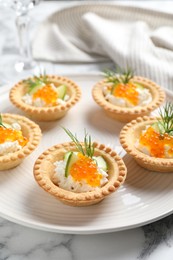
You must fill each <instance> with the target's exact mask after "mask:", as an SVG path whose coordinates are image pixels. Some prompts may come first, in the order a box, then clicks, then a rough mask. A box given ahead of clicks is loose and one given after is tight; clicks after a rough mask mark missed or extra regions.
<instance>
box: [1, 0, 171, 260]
mask: <svg viewBox="0 0 173 260" xmlns="http://www.w3.org/2000/svg"><path fill="white" fill-rule="evenodd" d="M72 4H74V2H73V3H72V2H67V1H66V2H59V1H57V2H48V3H46V2H44V3H41V4H40V5H39V6H37V7H36V8H35V9H33V10H32V11H31V13H30V15H31V17H32V21H31V36H30V37H31V38H32V37H33V35H34V33H35V30H36V27H37V26H38V24H39V23H40V22H41V21H42V20H43V19H45V17H46V16H47V15H49V14H51V13H52V12H53V11H55V10H56V9H59V8H63V7H64V6H68V5H72ZM123 4H126V2H125V1H123ZM131 4H140V5H143V6H146V7H148V8H157V9H159V8H160V9H165V11H169V10H170V9H171V8H172V10H173V2H172V3H171V2H170V1H169V2H167V1H164V2H162V1H160V2H156V1H147V3H146V2H142V1H140V3H139V2H138V1H136V2H131ZM170 7H171V8H170ZM14 20H15V15H14V13H13V12H12V11H10V10H8V9H6V8H0V32H1V37H0V78H1V80H0V85H3V84H4V83H11V82H12V81H17V80H18V78H21V77H22V76H23V75H12V74H11V75H8V70H7V67H5V66H4V64H5V63H4V62H5V61H4V59H3V58H4V56H6V55H7V56H9V57H12V55H13V54H15V53H17V52H18V48H17V37H16V31H15V25H14ZM41 64H43V65H44V66H45V67H46V71H47V72H48V73H49V72H50V73H57V72H59V73H61V72H66V73H68V72H70V73H72V72H78V73H79V72H84V71H94V70H95V71H99V70H101V69H102V68H104V67H105V64H101V65H100V64H92V65H87V66H86V65H84V64H78V65H75V64H71V65H68V64H48V63H46V64H45V63H41ZM106 65H108V66H110V67H111V66H112V64H111V63H110V64H106ZM172 245H173V216H172V215H170V216H168V217H166V218H164V219H162V220H159V221H157V222H155V223H152V224H148V225H145V226H143V227H140V228H136V229H132V230H127V231H122V232H114V233H109V234H96V235H71V234H57V233H51V232H45V231H40V230H34V229H31V228H28V227H24V226H21V225H18V224H15V223H12V222H10V221H8V220H6V219H3V218H0V260H38V259H41V260H47V259H50V260H54V259H63V260H81V259H82V260H85V259H90V260H98V259H99V260H113V259H118V260H134V259H141V260H142V259H148V260H159V259H163V258H164V259H166V260H172V259H173V257H172V256H173V246H172Z"/></svg>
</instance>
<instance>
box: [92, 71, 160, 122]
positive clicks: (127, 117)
mask: <svg viewBox="0 0 173 260" xmlns="http://www.w3.org/2000/svg"><path fill="white" fill-rule="evenodd" d="M131 82H136V83H140V84H142V85H143V86H144V87H145V88H147V89H149V91H150V93H151V95H152V101H151V102H150V103H149V104H147V105H145V106H136V107H132V108H128V107H120V106H117V105H114V104H111V103H110V102H109V101H107V100H106V99H105V96H104V94H103V86H105V84H106V79H103V80H101V81H100V82H98V83H97V84H96V85H95V86H94V87H93V90H92V96H93V98H94V100H95V102H96V103H97V104H98V105H99V106H100V107H102V108H103V109H104V110H105V112H106V114H107V115H108V116H109V117H111V118H113V119H115V120H118V121H121V122H130V121H131V120H133V119H135V118H137V117H139V116H145V115H149V114H150V113H151V112H152V111H153V110H155V109H156V108H158V107H159V106H160V105H161V104H162V103H163V102H164V99H165V92H164V90H163V89H162V88H161V87H160V86H158V85H157V84H156V83H154V82H152V81H151V80H149V79H147V78H143V77H138V76H135V77H134V78H133V80H132V81H131Z"/></svg>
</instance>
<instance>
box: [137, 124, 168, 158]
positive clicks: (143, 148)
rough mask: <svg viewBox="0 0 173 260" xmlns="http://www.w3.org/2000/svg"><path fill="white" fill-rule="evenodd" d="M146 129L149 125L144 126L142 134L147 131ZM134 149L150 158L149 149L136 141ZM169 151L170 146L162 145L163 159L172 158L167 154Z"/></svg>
mask: <svg viewBox="0 0 173 260" xmlns="http://www.w3.org/2000/svg"><path fill="white" fill-rule="evenodd" d="M148 127H150V126H149V125H147V126H146V129H145V130H143V131H142V134H145V132H146V131H147V129H148ZM135 147H136V148H137V149H138V150H139V151H140V152H142V153H144V154H146V155H149V156H152V155H151V153H150V149H149V147H147V146H145V145H143V144H141V143H140V142H139V140H137V141H136V143H135ZM170 149H171V146H170V145H167V144H165V145H164V158H173V157H172V156H171V155H170V153H169V150H170Z"/></svg>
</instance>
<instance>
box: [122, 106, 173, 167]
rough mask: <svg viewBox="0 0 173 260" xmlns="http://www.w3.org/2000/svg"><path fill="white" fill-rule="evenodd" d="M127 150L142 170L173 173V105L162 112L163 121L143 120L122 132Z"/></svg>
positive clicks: (160, 111)
mask: <svg viewBox="0 0 173 260" xmlns="http://www.w3.org/2000/svg"><path fill="white" fill-rule="evenodd" d="M120 142H121V144H122V146H123V148H124V149H125V150H126V152H127V153H129V154H130V155H131V156H133V158H134V159H135V160H136V162H137V163H138V164H139V165H141V166H142V167H144V168H146V169H148V170H151V171H158V172H172V171H173V104H172V103H169V102H168V103H166V104H165V105H164V107H163V108H162V109H161V108H160V109H159V117H147V116H146V117H139V118H137V119H136V120H133V121H131V122H130V123H128V124H127V125H125V126H124V127H123V129H122V130H121V132H120Z"/></svg>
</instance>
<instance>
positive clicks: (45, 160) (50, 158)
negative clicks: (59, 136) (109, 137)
mask: <svg viewBox="0 0 173 260" xmlns="http://www.w3.org/2000/svg"><path fill="white" fill-rule="evenodd" d="M81 144H82V145H83V143H81ZM93 146H94V149H95V153H94V155H96V156H98V155H99V156H103V157H104V159H105V160H106V162H107V164H108V169H109V170H108V182H107V183H106V184H105V185H104V186H103V187H101V188H99V189H96V190H94V191H89V192H81V193H76V192H73V191H68V190H65V189H62V188H60V187H58V186H57V185H55V184H54V182H53V176H54V172H55V166H54V163H55V162H56V161H57V160H58V161H59V160H62V159H63V157H64V154H65V153H66V152H68V151H76V146H75V144H74V143H73V142H69V143H64V144H58V145H55V146H53V147H51V148H50V149H48V150H46V151H45V152H44V153H43V154H41V155H40V156H39V158H38V159H37V160H36V162H35V166H34V177H35V180H36V181H37V183H38V184H39V185H40V187H41V188H43V189H44V190H45V191H46V192H48V193H50V194H51V195H53V196H54V197H55V198H57V199H58V200H60V201H61V202H63V203H64V204H68V205H71V206H89V205H93V204H96V203H98V202H100V201H101V200H103V199H104V198H105V197H106V196H108V195H110V194H111V193H113V192H114V191H115V190H117V189H118V188H119V186H120V185H121V184H122V183H123V182H124V180H125V178H126V166H125V164H124V162H123V160H122V159H121V158H120V157H119V156H118V155H117V154H116V152H114V151H112V149H110V148H108V147H106V146H105V145H103V144H98V143H93Z"/></svg>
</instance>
